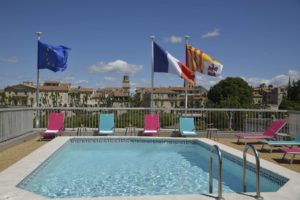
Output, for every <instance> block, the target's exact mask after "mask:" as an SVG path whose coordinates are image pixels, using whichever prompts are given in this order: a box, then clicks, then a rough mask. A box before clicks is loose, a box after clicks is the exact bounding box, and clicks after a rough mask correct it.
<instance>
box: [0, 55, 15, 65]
mask: <svg viewBox="0 0 300 200" xmlns="http://www.w3.org/2000/svg"><path fill="white" fill-rule="evenodd" d="M0 61H2V62H6V63H17V62H18V61H19V60H18V58H17V57H16V56H9V57H1V58H0Z"/></svg>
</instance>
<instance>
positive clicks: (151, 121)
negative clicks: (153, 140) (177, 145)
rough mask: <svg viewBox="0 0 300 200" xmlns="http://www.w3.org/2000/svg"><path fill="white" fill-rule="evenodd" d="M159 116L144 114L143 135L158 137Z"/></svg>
mask: <svg viewBox="0 0 300 200" xmlns="http://www.w3.org/2000/svg"><path fill="white" fill-rule="evenodd" d="M159 131H160V126H159V115H158V114H146V115H145V123H144V131H143V134H144V135H159Z"/></svg>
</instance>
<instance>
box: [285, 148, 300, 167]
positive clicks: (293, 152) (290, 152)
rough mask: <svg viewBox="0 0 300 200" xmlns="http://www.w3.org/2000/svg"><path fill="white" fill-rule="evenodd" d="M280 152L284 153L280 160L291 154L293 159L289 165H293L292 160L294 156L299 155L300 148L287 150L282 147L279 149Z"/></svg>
mask: <svg viewBox="0 0 300 200" xmlns="http://www.w3.org/2000/svg"><path fill="white" fill-rule="evenodd" d="M280 150H281V151H282V152H283V153H284V154H283V156H282V160H284V158H285V156H286V154H292V155H293V157H292V159H291V160H290V163H291V164H292V163H293V160H294V158H295V156H296V154H300V148H299V147H298V148H288V147H283V148H280Z"/></svg>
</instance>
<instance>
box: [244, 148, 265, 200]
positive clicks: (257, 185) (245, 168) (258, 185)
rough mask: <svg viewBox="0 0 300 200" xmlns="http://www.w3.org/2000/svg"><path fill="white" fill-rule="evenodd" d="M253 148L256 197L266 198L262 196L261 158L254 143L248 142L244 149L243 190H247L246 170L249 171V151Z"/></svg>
mask: <svg viewBox="0 0 300 200" xmlns="http://www.w3.org/2000/svg"><path fill="white" fill-rule="evenodd" d="M249 148H251V149H252V151H253V153H254V156H255V160H256V196H255V198H256V199H261V200H262V199H264V198H263V197H262V196H260V160H259V156H258V153H257V151H256V149H255V147H254V146H253V145H252V144H246V145H245V147H244V151H243V191H244V192H247V186H246V171H247V151H248V149H249Z"/></svg>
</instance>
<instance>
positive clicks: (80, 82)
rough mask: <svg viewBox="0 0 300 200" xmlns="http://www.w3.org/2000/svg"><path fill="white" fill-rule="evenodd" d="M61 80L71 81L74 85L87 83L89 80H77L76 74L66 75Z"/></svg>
mask: <svg viewBox="0 0 300 200" xmlns="http://www.w3.org/2000/svg"><path fill="white" fill-rule="evenodd" d="M61 81H62V82H64V83H71V84H72V85H75V86H79V85H87V84H88V83H89V82H88V81H87V80H82V79H79V80H77V79H76V78H75V77H74V76H64V77H62V78H61Z"/></svg>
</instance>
